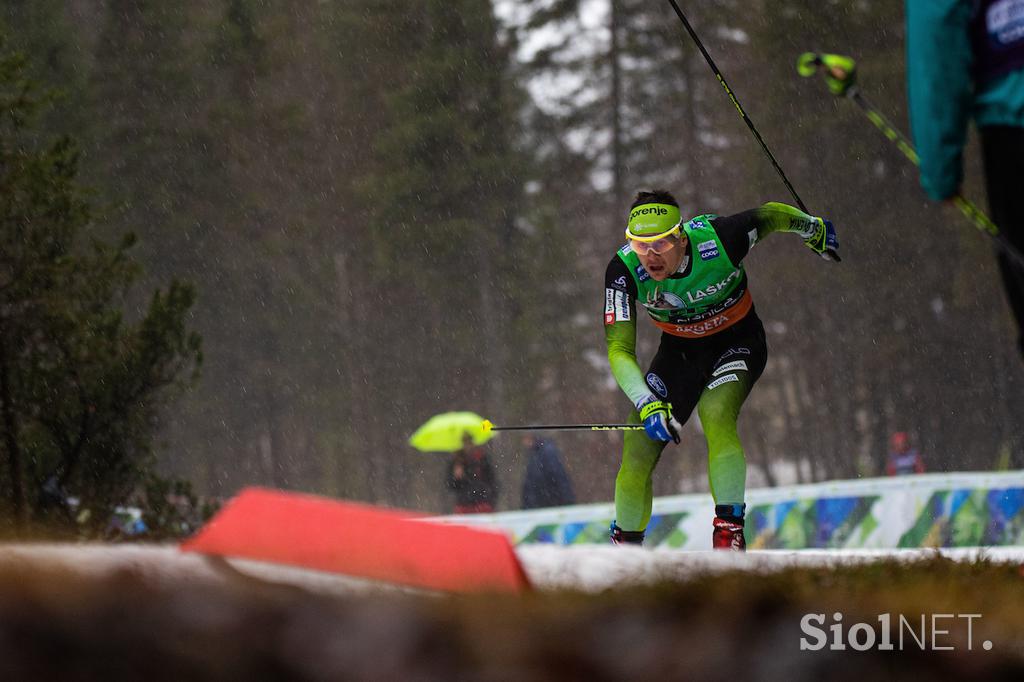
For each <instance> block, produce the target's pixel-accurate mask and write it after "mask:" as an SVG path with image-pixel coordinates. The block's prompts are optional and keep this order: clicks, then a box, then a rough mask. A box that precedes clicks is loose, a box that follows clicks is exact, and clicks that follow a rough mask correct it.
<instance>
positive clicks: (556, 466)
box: [523, 435, 576, 509]
mask: <svg viewBox="0 0 1024 682" xmlns="http://www.w3.org/2000/svg"><path fill="white" fill-rule="evenodd" d="M523 446H524V447H525V448H526V454H527V461H526V478H525V479H523V509H537V508H539V507H561V506H564V505H568V504H574V503H575V502H576V495H575V494H574V493H573V490H572V482H571V481H570V480H569V474H568V473H566V471H565V467H564V466H562V458H561V453H560V452H559V451H558V446H557V445H555V444H554V442H552V441H550V440H546V439H543V438H541V437H540V436H532V435H527V436H524V437H523Z"/></svg>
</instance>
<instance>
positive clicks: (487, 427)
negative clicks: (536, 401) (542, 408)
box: [484, 419, 644, 432]
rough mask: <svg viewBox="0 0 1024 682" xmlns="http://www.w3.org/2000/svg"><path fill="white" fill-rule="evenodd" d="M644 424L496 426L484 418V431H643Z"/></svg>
mask: <svg viewBox="0 0 1024 682" xmlns="http://www.w3.org/2000/svg"><path fill="white" fill-rule="evenodd" d="M643 430H644V427H643V424H526V425H522V426H495V425H494V424H492V423H491V422H490V421H488V420H487V419H485V420H484V431H485V432H487V431H643Z"/></svg>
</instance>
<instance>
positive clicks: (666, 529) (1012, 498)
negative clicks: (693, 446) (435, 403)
mask: <svg viewBox="0 0 1024 682" xmlns="http://www.w3.org/2000/svg"><path fill="white" fill-rule="evenodd" d="M614 515H615V509H614V506H613V505H611V504H597V505H579V506H574V507H560V508H556V509H536V510H531V511H519V512H503V513H498V514H479V515H466V516H449V517H444V520H445V521H449V522H455V523H464V524H471V525H483V526H490V527H496V528H500V529H503V530H505V531H506V532H508V533H510V534H511V536H512V538H513V540H514V542H515V543H517V544H523V543H538V542H547V543H557V544H565V545H568V544H576V543H607V542H608V527H609V525H610V524H611V522H612V518H614ZM713 515H714V503H713V502H712V500H711V496H710V495H677V496H672V497H661V498H657V499H655V501H654V512H653V516H652V518H651V523H650V525H649V526H648V527H647V539H646V541H645V543H644V544H645V545H646V546H648V547H671V548H677V549H710V548H711V520H712V517H713ZM746 539H747V547H748V548H750V549H809V548H874V549H892V548H901V547H905V548H911V547H978V546H1006V545H1020V546H1024V471H1010V472H998V473H955V474H921V475H916V476H895V477H888V478H872V479H861V480H855V481H832V482H828V483H817V484H810V485H799V486H787V487H782V488H764V489H760V490H750V491H748V492H747V525H746Z"/></svg>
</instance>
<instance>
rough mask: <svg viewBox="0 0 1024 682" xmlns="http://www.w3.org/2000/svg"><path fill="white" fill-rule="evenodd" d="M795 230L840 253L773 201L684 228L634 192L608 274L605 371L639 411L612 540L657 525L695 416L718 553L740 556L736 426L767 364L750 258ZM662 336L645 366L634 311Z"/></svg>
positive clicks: (627, 442) (814, 227)
mask: <svg viewBox="0 0 1024 682" xmlns="http://www.w3.org/2000/svg"><path fill="white" fill-rule="evenodd" d="M776 232H793V233H796V234H797V235H799V236H800V237H801V238H802V239H803V240H804V243H805V244H806V245H807V246H808V247H809V248H810V249H811V250H813V251H814V252H815V253H818V254H821V255H822V256H824V257H825V258H827V259H829V260H833V259H837V257H836V256H835V255H834V254H835V251H836V249H838V248H839V240H838V239H837V238H836V233H835V229H834V228H833V227H832V223H830V222H829V221H827V220H822V219H821V218H818V217H815V216H811V215H807V214H806V213H804V212H803V211H801V210H799V209H796V208H793V207H792V206H787V205H785V204H780V203H774V202H770V203H767V204H765V205H763V206H761V207H759V208H755V209H753V210H749V211H744V212H742V213H736V214H734V215H729V216H716V215H711V214H702V215H698V216H695V217H693V218H689V219H684V218H683V217H682V214H681V212H680V209H679V204H678V202H676V200H675V198H674V197H673V196H672V195H671V194H670V193H668V192H665V191H662V190H655V191H651V192H640V193H639V194H637V196H636V199H635V200H634V201H633V205H632V206H631V207H630V210H629V218H628V222H627V227H626V238H627V239H628V242H627V243H626V244H625V245H624V246H623V247H622V248H620V249H619V250H618V251H617V252H616V253H615V254H614V255H613V256H612V258H611V261H610V262H609V263H608V267H607V269H606V271H605V285H604V286H605V307H604V325H605V326H604V329H605V343H606V345H607V347H608V363H609V365H610V366H611V370H612V374H613V375H614V377H615V380H616V382H617V383H618V384H619V387H620V388H621V389H622V392H623V393H625V394H626V396H627V397H628V398H629V400H630V402H632V403H633V406H634V407H635V408H636V409H635V410H633V411H632V412H631V413H630V416H629V422H630V423H631V424H643V426H644V429H643V430H642V431H641V430H636V431H627V432H626V434H625V438H624V443H623V448H622V465H621V467H620V468H619V473H618V475H617V476H616V479H615V515H616V517H615V521H613V522H612V527H611V540H612V542H614V543H616V544H622V543H635V544H642V543H643V539H644V535H645V532H646V529H647V524H648V523H649V522H650V520H651V507H652V502H653V488H652V474H653V473H654V467H655V466H656V465H657V463H658V460H659V459H660V458H661V453H662V450H664V449H665V446H666V445H668V443H669V441H675V442H676V443H678V442H679V430H680V427H681V424H684V423H686V421H687V420H688V419H689V418H690V414H691V413H692V412H693V410H694V409H696V410H697V413H698V414H699V415H700V423H701V426H702V427H703V429H704V438H705V440H706V441H707V446H708V481H709V483H710V487H711V495H712V497H713V498H714V500H715V519H714V522H713V527H712V534H711V540H712V546H713V547H714V548H716V549H731V550H743V549H744V548H745V547H746V540H745V537H744V535H743V524H744V512H745V509H746V505H745V504H744V494H745V485H746V475H747V468H746V466H747V465H746V460H745V458H744V454H743V448H742V446H741V445H740V439H739V434H738V433H737V429H736V422H737V419H738V418H739V414H740V408H741V407H742V406H743V402H744V401H745V400H746V398H747V395H749V393H750V389H751V388H752V387H753V386H754V383H755V382H756V381H757V379H758V377H760V376H761V372H762V371H763V370H764V367H765V363H766V361H767V358H768V347H767V345H766V343H765V333H764V327H763V326H762V324H761V320H760V319H758V316H757V312H756V311H755V310H754V301H753V298H752V296H751V293H750V289H749V287H748V282H747V274H746V270H745V268H744V265H743V259H744V258H745V257H746V255H747V253H748V252H749V251H750V249H751V248H753V246H754V244H756V243H758V242H759V241H761V240H762V239H764V238H765V237H767V236H768V235H770V234H773V233H776ZM641 307H642V308H643V310H644V313H645V315H644V316H645V317H647V318H649V319H650V321H651V322H652V323H653V324H654V325H655V326H656V327H658V329H660V330H661V343H660V344H659V346H658V351H657V353H655V355H654V358H653V359H652V360H651V363H650V364H649V365H648V367H647V371H646V372H645V371H643V370H641V369H640V364H639V363H638V362H637V357H636V325H637V317H638V312H637V311H638V310H639V309H640V308H641Z"/></svg>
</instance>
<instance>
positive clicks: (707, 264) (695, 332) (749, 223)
mask: <svg viewBox="0 0 1024 682" xmlns="http://www.w3.org/2000/svg"><path fill="white" fill-rule="evenodd" d="M815 226H816V219H815V218H814V217H813V216H809V215H807V214H806V213H804V212H803V211H800V210H799V209H796V208H793V207H792V206H787V205H785V204H780V203H774V202H772V203H767V204H765V205H763V206H761V207H760V208H756V209H753V210H750V211H744V212H743V213H737V214H735V215H731V216H724V217H719V216H714V215H710V214H708V215H699V216H696V217H695V218H692V219H691V220H689V221H688V222H686V223H685V224H684V225H683V231H684V233H685V235H686V237H687V240H688V243H687V245H686V249H687V255H686V257H684V259H683V263H682V265H681V266H680V268H679V270H678V271H677V272H676V273H675V274H673V275H671V276H670V277H669V278H667V279H665V280H663V281H661V282H658V281H656V280H654V279H653V278H651V276H650V275H649V274H648V272H647V271H646V270H645V269H644V268H643V265H641V264H640V259H639V258H638V257H637V255H636V254H635V253H633V252H632V251H631V250H630V248H629V245H628V244H627V245H626V246H624V247H622V248H621V249H619V251H618V252H617V253H616V254H615V256H614V257H613V258H612V259H611V262H610V263H609V264H608V268H607V270H606V272H605V308H604V323H605V340H606V343H607V346H608V361H609V363H610V365H611V369H612V374H614V376H615V379H616V381H617V382H618V384H619V386H620V387H621V388H622V390H623V392H624V393H626V395H627V396H629V398H630V400H632V401H633V403H634V404H638V403H639V402H641V401H642V400H644V399H646V398H647V397H649V396H650V395H651V391H650V389H649V387H648V385H647V383H646V382H645V380H644V375H643V372H641V370H640V366H639V365H638V364H637V360H636V316H637V307H636V303H637V301H639V302H640V304H641V305H642V306H643V307H644V309H645V310H646V312H647V316H648V317H650V319H651V321H652V322H653V323H654V324H655V325H656V326H657V327H658V328H660V329H661V330H662V332H663V333H664V334H666V335H670V336H673V337H680V338H683V339H693V340H699V339H703V338H707V337H710V336H712V335H714V334H718V333H721V332H723V331H724V330H726V329H728V328H730V327H732V326H733V325H735V324H737V323H739V322H740V321H741V320H744V319H746V318H748V317H751V316H753V318H756V313H755V312H754V306H753V299H752V298H751V295H750V292H749V290H748V287H747V284H748V283H747V275H746V273H745V271H744V269H743V264H742V261H743V259H744V258H745V257H746V255H747V253H748V252H749V251H750V249H751V247H753V246H754V244H756V243H757V242H758V241H760V240H761V239H763V238H764V237H766V236H767V235H769V234H771V233H773V232H796V233H799V234H801V235H803V236H806V235H808V234H809V233H811V232H813V229H814V227H815Z"/></svg>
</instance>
